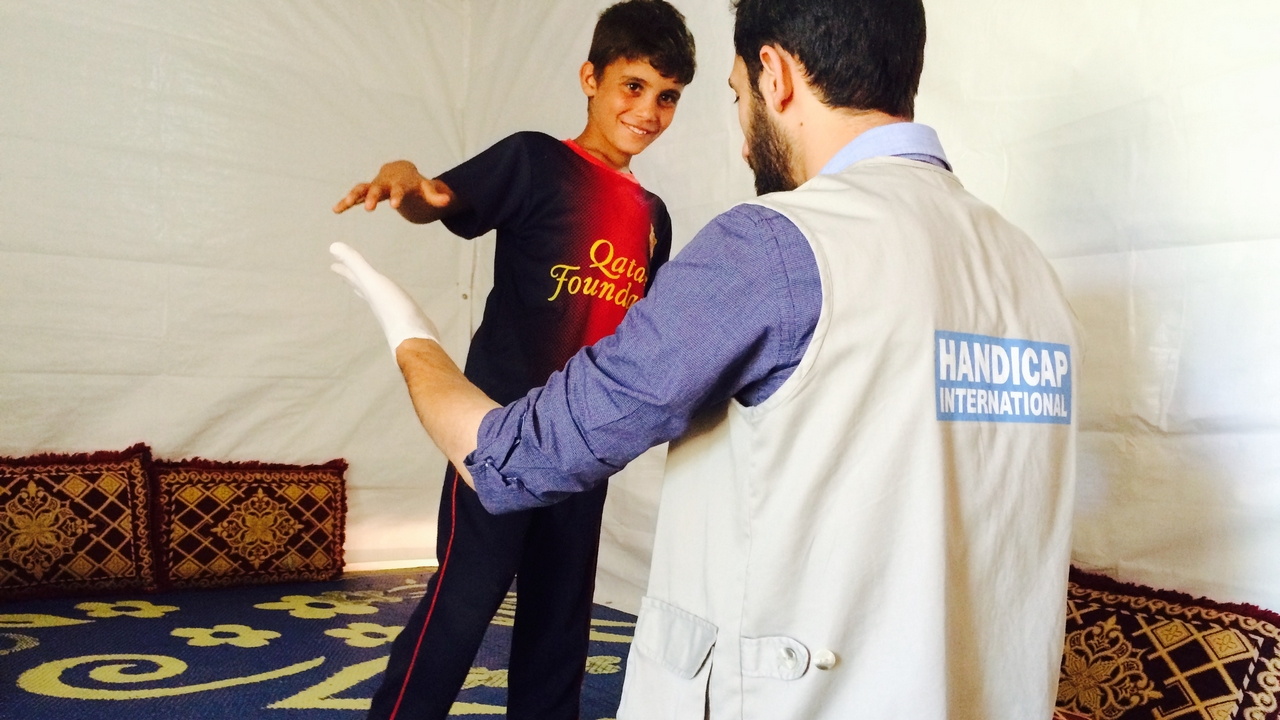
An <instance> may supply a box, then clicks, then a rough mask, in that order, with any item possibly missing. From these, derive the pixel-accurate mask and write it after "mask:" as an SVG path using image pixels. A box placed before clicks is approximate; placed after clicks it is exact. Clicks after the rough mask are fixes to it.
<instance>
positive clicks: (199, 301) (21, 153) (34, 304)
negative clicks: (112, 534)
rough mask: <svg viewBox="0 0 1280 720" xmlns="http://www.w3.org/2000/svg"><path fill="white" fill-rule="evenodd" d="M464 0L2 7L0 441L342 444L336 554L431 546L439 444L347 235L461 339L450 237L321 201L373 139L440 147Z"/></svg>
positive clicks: (237, 446)
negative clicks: (340, 267) (343, 537)
mask: <svg viewBox="0 0 1280 720" xmlns="http://www.w3.org/2000/svg"><path fill="white" fill-rule="evenodd" d="M465 21H466V13H465V8H464V6H463V5H462V3H461V2H456V1H451V0H450V1H444V2H424V1H423V0H403V1H399V2H380V3H375V4H369V5H362V6H361V7H360V8H359V11H358V12H357V11H356V10H355V9H354V8H353V6H351V5H350V4H349V3H341V2H313V1H311V0H308V1H306V2H278V3H255V2H243V1H240V2H234V1H233V2H218V3H172V2H160V1H158V0H143V1H140V2H128V3H125V2H112V3H90V4H81V3H75V4H68V3H60V2H43V1H31V2H21V3H19V2H5V3H3V4H0V76H2V77H3V78H4V80H3V83H4V88H5V90H4V93H3V95H4V99H3V100H2V101H0V157H2V158H3V164H2V165H0V167H2V169H0V193H2V194H3V195H4V196H5V197H7V198H9V201H7V202H5V203H2V204H0V334H2V335H0V336H2V337H3V340H2V341H0V408H3V410H0V454H5V455H17V454H27V453H32V452H40V451H86V450H98V449H111V448H116V449H118V448H122V447H125V446H127V445H129V444H132V443H134V442H138V441H146V442H147V443H149V444H150V445H151V446H152V447H153V448H154V449H155V451H156V453H157V455H159V456H160V457H168V458H179V457H187V456H191V455H201V456H204V457H208V458H213V459H219V460H263V461H274V462H316V461H324V460H328V459H330V458H334V457H346V458H347V459H348V460H349V461H350V463H351V469H350V472H349V481H350V522H349V525H348V559H349V560H351V561H356V562H360V561H376V560H385V559H396V558H399V559H404V558H424V557H431V556H432V555H433V554H434V543H433V536H434V532H435V528H434V513H435V504H436V499H437V497H438V488H439V485H440V475H441V471H442V468H443V461H442V460H441V458H440V456H439V455H438V454H437V453H436V452H435V451H434V450H433V449H431V447H430V445H429V443H427V442H426V440H425V434H424V433H423V432H422V430H421V428H420V427H419V426H418V425H417V421H416V419H415V417H414V415H413V412H412V408H411V407H410V406H409V404H408V403H407V401H406V396H405V392H404V389H403V383H402V382H401V381H400V380H399V378H398V377H397V372H396V369H395V366H394V364H393V362H392V360H391V358H390V353H389V352H388V350H387V347H386V344H385V342H384V341H383V340H382V339H381V335H380V333H379V331H378V328H377V325H376V323H374V322H372V316H371V315H370V314H369V311H368V309H367V308H366V307H364V304H363V301H361V300H359V299H358V298H356V297H355V296H354V295H353V294H352V293H351V292H350V290H348V289H347V287H346V285H345V284H344V283H343V282H342V281H341V280H340V279H338V278H337V276H335V275H333V274H332V273H330V272H329V270H328V264H329V260H328V253H327V250H326V248H327V247H328V245H329V243H330V242H332V241H334V240H339V239H342V240H346V241H348V242H350V243H352V244H353V245H356V246H358V247H360V248H361V249H362V250H364V251H366V252H367V254H368V255H369V257H370V259H371V261H372V262H374V263H375V264H377V265H378V266H380V267H384V268H389V269H395V270H396V271H397V273H396V274H397V278H398V279H399V280H401V282H403V283H405V284H406V285H408V286H409V289H410V290H411V291H412V292H413V293H415V295H416V296H417V297H418V298H419V299H420V300H421V301H422V302H423V303H424V304H425V305H426V306H427V307H428V308H429V310H430V311H431V313H432V315H433V316H434V317H435V319H436V321H437V323H438V324H439V325H440V327H441V329H442V330H443V331H444V333H445V335H446V339H447V341H448V344H449V346H450V349H451V350H453V351H455V352H456V353H458V354H459V356H460V355H461V353H462V352H463V351H464V350H465V347H466V339H467V337H468V332H469V327H470V316H469V312H470V310H469V307H468V304H467V302H466V301H465V300H463V297H464V296H465V295H467V294H469V292H470V283H471V257H470V249H469V248H468V247H466V245H465V244H463V243H461V242H459V241H457V240H456V239H455V238H453V237H452V236H450V235H449V234H448V233H447V232H445V231H444V230H443V229H441V228H438V227H432V228H427V229H423V228H418V227H413V226H410V225H408V224H407V223H405V222H403V221H401V220H400V218H399V217H398V216H396V215H395V214H394V213H387V212H385V211H382V212H379V213H375V214H374V215H373V216H371V217H365V216H364V213H363V211H359V212H356V213H350V216H341V217H337V216H334V215H333V214H332V213H331V212H330V211H329V208H330V207H331V206H332V205H333V203H334V202H335V201H336V200H337V199H338V198H339V197H340V196H341V195H343V194H345V192H346V191H347V190H348V189H349V188H350V187H351V186H352V185H353V184H355V182H357V181H358V180H361V179H365V178H368V177H371V176H372V174H373V173H374V172H375V171H376V170H377V168H378V166H379V165H380V164H381V163H382V162H384V161H386V160H389V159H392V158H394V157H399V156H402V155H404V156H409V157H413V158H416V159H418V160H419V161H420V162H422V163H423V164H424V165H429V166H436V167H443V166H446V165H449V164H452V163H455V162H457V161H459V160H460V159H462V157H463V143H462V136H461V131H460V127H461V121H462V117H461V115H460V112H459V110H460V107H461V97H462V91H463V89H464V88H465V87H466V76H465V74H462V73H450V72H442V71H441V69H442V68H445V67H447V66H448V65H449V63H450V62H451V61H452V59H453V58H455V57H457V56H459V55H460V54H462V53H464V52H465V48H466V44H465V42H466V39H465V33H459V32H458V28H460V27H465Z"/></svg>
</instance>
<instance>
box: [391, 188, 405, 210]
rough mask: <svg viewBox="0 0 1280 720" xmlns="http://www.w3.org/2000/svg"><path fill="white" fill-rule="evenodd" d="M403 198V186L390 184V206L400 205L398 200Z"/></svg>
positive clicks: (396, 206)
mask: <svg viewBox="0 0 1280 720" xmlns="http://www.w3.org/2000/svg"><path fill="white" fill-rule="evenodd" d="M403 199H404V188H402V187H400V186H399V185H392V186H391V207H393V208H398V207H400V201H401V200H403Z"/></svg>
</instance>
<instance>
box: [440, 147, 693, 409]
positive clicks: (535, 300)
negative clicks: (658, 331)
mask: <svg viewBox="0 0 1280 720" xmlns="http://www.w3.org/2000/svg"><path fill="white" fill-rule="evenodd" d="M440 179H441V180H443V181H444V182H445V183H446V184H447V185H448V186H449V188H450V189H451V190H453V192H454V194H455V195H457V197H458V200H459V201H460V202H461V203H462V207H463V208H464V209H463V210H462V211H461V212H459V213H457V214H455V215H452V216H450V217H449V218H447V219H445V220H444V224H445V226H446V227H447V228H449V230H450V231H452V232H453V233H455V234H457V235H460V236H462V237H465V238H474V237H478V236H480V235H483V234H484V233H486V232H488V231H490V230H497V232H498V235H497V248H496V253H495V259H494V272H493V290H492V291H490V293H489V297H488V299H487V300H486V302H485V308H484V318H483V319H482V320H481V323H480V327H479V328H478V329H477V330H476V334H475V337H473V338H472V340H471V349H470V352H468V354H467V363H466V370H465V373H466V376H467V378H468V379H470V380H471V381H472V382H474V383H475V384H476V385H477V386H478V387H479V388H480V389H481V390H483V391H484V392H485V393H486V394H487V395H488V396H489V397H491V398H492V399H493V400H494V401H496V402H499V403H502V404H506V403H510V402H513V401H515V400H518V399H519V398H521V397H523V396H524V394H525V393H527V392H528V391H529V390H530V389H532V388H535V387H539V386H541V385H543V384H545V383H546V381H547V378H548V377H549V376H550V375H551V373H553V372H555V371H556V370H559V369H560V368H561V367H563V366H564V364H565V362H566V361H568V359H569V358H570V357H572V356H573V354H574V353H576V352H577V351H578V350H579V349H580V348H582V347H585V346H587V345H592V344H594V343H595V342H596V341H597V340H599V339H600V338H602V337H605V336H606V335H609V334H611V333H612V332H613V331H614V329H615V328H616V327H617V326H618V323H619V322H621V321H622V317H623V316H624V315H625V314H626V312H627V308H629V307H631V305H632V304H634V303H635V302H636V301H637V300H639V299H640V298H642V297H644V295H645V290H646V289H647V288H648V287H649V283H650V282H651V280H652V278H653V274H654V272H655V271H656V270H657V269H658V267H659V266H660V265H662V263H664V262H666V261H667V258H668V257H669V256H670V254H671V218H670V216H669V215H668V214H667V209H666V206H665V205H663V203H662V200H660V199H659V198H658V196H657V195H654V194H653V193H650V192H648V191H646V190H645V189H644V188H642V187H640V184H639V183H638V182H636V180H635V179H634V178H633V177H632V176H631V175H629V174H626V173H621V172H618V171H617V170H614V169H613V168H611V167H609V166H607V165H605V164H604V163H602V162H600V161H599V160H597V159H596V158H594V157H592V156H591V155H589V154H588V153H587V152H586V151H585V150H583V149H582V148H580V147H578V146H577V145H576V144H574V143H573V142H572V141H570V140H566V141H563V142H562V141H560V140H556V139H555V138H553V137H551V136H549V135H544V134H542V133H538V132H522V133H516V134H514V135H511V136H509V137H507V138H506V139H504V140H501V141H499V142H498V143H497V144H495V145H493V147H490V148H489V149H488V150H485V151H484V152H482V153H480V154H479V155H476V156H475V157H474V158H472V159H470V160H468V161H466V162H464V163H462V164H461V165H459V166H457V167H455V168H453V169H452V170H449V171H448V172H446V173H444V174H443V175H441V176H440Z"/></svg>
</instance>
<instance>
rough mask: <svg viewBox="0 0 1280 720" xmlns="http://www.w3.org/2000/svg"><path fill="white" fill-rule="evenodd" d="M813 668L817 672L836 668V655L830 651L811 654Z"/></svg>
mask: <svg viewBox="0 0 1280 720" xmlns="http://www.w3.org/2000/svg"><path fill="white" fill-rule="evenodd" d="M813 666H814V667H816V668H818V669H819V670H830V669H831V668H833V667H835V666H836V654H835V653H833V652H831V651H830V650H819V651H818V652H816V653H814V654H813Z"/></svg>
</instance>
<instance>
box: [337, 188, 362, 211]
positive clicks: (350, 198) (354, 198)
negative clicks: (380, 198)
mask: <svg viewBox="0 0 1280 720" xmlns="http://www.w3.org/2000/svg"><path fill="white" fill-rule="evenodd" d="M368 189H369V183H360V184H359V185H356V186H355V187H353V188H351V192H349V193H347V194H346V195H344V196H343V197H342V199H341V200H339V201H338V204H337V205H334V206H333V211H334V212H336V213H340V212H343V211H345V210H347V209H348V208H350V207H352V206H353V205H355V204H356V203H358V202H360V201H361V200H363V199H364V194H365V192H366V191H367V190H368Z"/></svg>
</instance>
